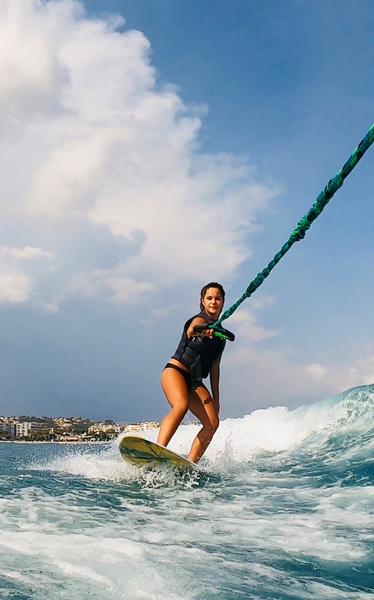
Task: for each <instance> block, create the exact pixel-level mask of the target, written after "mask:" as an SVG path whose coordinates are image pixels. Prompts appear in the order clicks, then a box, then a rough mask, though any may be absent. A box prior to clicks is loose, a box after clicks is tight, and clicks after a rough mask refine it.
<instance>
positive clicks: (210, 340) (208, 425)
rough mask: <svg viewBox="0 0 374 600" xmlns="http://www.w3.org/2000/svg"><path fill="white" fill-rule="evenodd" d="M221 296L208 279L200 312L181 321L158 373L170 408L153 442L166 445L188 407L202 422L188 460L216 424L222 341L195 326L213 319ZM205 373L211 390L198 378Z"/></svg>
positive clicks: (196, 454)
mask: <svg viewBox="0 0 374 600" xmlns="http://www.w3.org/2000/svg"><path fill="white" fill-rule="evenodd" d="M224 300H225V291H224V289H223V287H222V285H221V284H220V283H216V282H211V283H208V284H207V285H205V286H204V287H203V288H202V290H201V293H200V309H201V312H200V313H199V314H198V315H195V316H194V317H192V318H191V319H189V320H188V321H187V322H186V323H185V325H184V329H183V334H182V338H181V341H180V343H179V346H178V348H177V350H176V352H175V354H174V355H173V357H172V358H171V359H170V361H169V362H168V363H167V365H166V366H165V369H164V370H163V372H162V375H161V386H162V389H163V391H164V394H165V396H166V398H167V401H168V402H169V404H170V406H171V410H170V412H169V413H168V414H167V415H166V417H165V418H164V419H163V421H162V423H161V426H160V431H159V435H158V439H157V442H158V443H159V444H161V445H162V446H167V445H168V443H169V441H170V440H171V438H172V436H173V435H174V433H175V432H176V430H177V428H178V427H179V425H180V423H181V421H182V419H183V417H184V416H185V414H186V413H187V411H188V410H190V411H191V412H192V413H193V414H194V415H195V416H196V417H197V418H198V419H199V421H200V422H201V424H202V426H203V427H202V429H201V430H200V431H199V433H198V434H197V436H196V438H195V439H194V441H193V443H192V447H191V450H190V453H189V455H188V458H189V460H191V461H192V462H198V461H199V460H200V458H201V457H202V455H203V454H204V452H205V450H206V449H207V447H208V445H209V443H210V441H211V439H212V437H213V435H214V433H215V432H216V430H217V428H218V425H219V418H218V415H219V364H220V360H221V355H222V352H223V350H224V347H225V341H224V340H222V339H218V338H216V337H214V331H213V330H212V329H205V330H204V331H202V332H201V333H198V334H197V332H196V330H195V327H197V326H199V325H200V326H201V325H203V326H204V325H211V324H213V323H214V322H215V321H217V319H218V317H219V315H220V313H221V311H222V308H223V303H224ZM197 335H198V337H197ZM208 375H210V387H211V391H212V393H211V394H210V393H209V391H208V389H207V388H206V387H205V385H204V384H203V382H202V379H203V378H205V377H207V376H208Z"/></svg>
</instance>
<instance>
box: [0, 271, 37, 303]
mask: <svg viewBox="0 0 374 600" xmlns="http://www.w3.org/2000/svg"><path fill="white" fill-rule="evenodd" d="M31 293H32V282H31V279H30V278H29V277H27V275H25V274H24V273H1V272H0V303H9V304H20V303H23V302H26V301H27V300H29V299H30V297H31Z"/></svg>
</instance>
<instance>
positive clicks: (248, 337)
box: [223, 308, 280, 344]
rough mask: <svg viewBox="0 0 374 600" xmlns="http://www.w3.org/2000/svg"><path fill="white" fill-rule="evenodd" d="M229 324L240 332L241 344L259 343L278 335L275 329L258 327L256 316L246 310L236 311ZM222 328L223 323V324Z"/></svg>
mask: <svg viewBox="0 0 374 600" xmlns="http://www.w3.org/2000/svg"><path fill="white" fill-rule="evenodd" d="M230 323H233V324H234V328H236V329H238V331H240V338H241V343H242V344H248V343H254V342H259V341H261V340H266V339H268V338H271V337H274V336H276V335H279V333H280V331H278V330H275V329H266V328H265V327H262V326H261V325H259V323H258V321H257V318H256V316H255V315H254V314H253V313H252V312H251V311H250V310H248V309H246V308H240V309H238V310H237V311H236V312H235V313H234V314H233V315H232V317H231V319H230ZM223 326H225V325H224V323H223Z"/></svg>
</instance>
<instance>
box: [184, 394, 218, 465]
mask: <svg viewBox="0 0 374 600" xmlns="http://www.w3.org/2000/svg"><path fill="white" fill-rule="evenodd" d="M189 409H190V411H191V412H192V413H193V414H194V415H195V417H197V418H198V419H199V421H200V422H201V424H202V426H203V427H202V429H200V431H199V433H198V434H197V436H196V437H195V439H194V441H193V442H192V446H191V450H190V453H189V455H188V458H189V460H191V461H192V462H198V461H199V460H200V458H201V457H202V455H203V454H204V452H205V450H206V449H207V447H208V446H209V444H210V442H211V440H212V437H213V436H214V434H215V432H216V431H217V429H218V426H219V417H218V412H219V406H218V404H217V403H216V402H215V401H214V400H213V398H212V396H211V395H210V394H209V392H208V390H207V389H206V387H205V386H203V385H202V386H199V387H198V388H197V389H196V390H194V391H193V392H192V396H191V398H190V405H189Z"/></svg>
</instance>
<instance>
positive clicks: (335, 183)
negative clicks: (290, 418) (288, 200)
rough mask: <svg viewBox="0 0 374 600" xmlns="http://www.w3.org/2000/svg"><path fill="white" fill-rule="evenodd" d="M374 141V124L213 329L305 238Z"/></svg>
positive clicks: (250, 294)
mask: <svg viewBox="0 0 374 600" xmlns="http://www.w3.org/2000/svg"><path fill="white" fill-rule="evenodd" d="M373 142H374V124H373V125H372V126H371V127H370V129H369V131H368V133H367V134H366V135H365V137H364V138H363V140H361V142H360V143H359V145H358V146H357V148H356V149H355V150H354V152H353V153H352V155H351V156H350V157H349V159H348V160H347V162H346V163H345V165H344V166H343V168H342V169H341V171H339V173H338V174H337V175H335V177H333V178H332V179H330V181H329V182H328V184H327V185H326V187H325V189H324V190H323V191H322V192H321V193H320V194H319V196H318V197H317V199H316V201H315V202H314V204H313V206H312V208H311V209H310V210H309V212H308V213H307V214H306V215H305V216H304V217H303V218H302V219H301V220H300V221H299V222H298V224H297V227H296V228H295V229H294V230H293V232H292V233H291V235H290V237H289V238H288V240H287V242H286V243H285V244H284V245H283V246H282V248H281V249H280V250H279V252H277V254H276V255H275V256H274V257H273V259H272V260H271V261H270V262H269V264H268V265H267V267H265V269H263V270H262V271H260V272H259V273H258V275H257V276H256V277H255V278H254V279H253V281H251V283H250V284H249V286H248V287H247V289H246V290H245V292H244V294H243V295H242V296H240V298H239V300H237V301H236V302H235V303H234V304H233V305H232V306H230V307H229V308H228V309H227V310H225V311H224V312H223V313H222V316H221V317H220V318H219V319H218V321H216V322H215V323H214V325H212V328H213V329H216V328H217V327H219V326H220V325H221V323H222V321H224V320H225V319H228V318H229V317H231V315H232V314H233V312H234V311H235V310H236V309H237V308H238V306H240V305H241V303H242V302H244V300H246V298H249V297H250V296H252V294H253V292H254V291H255V290H257V288H258V287H260V285H261V284H262V282H263V281H264V280H265V279H266V277H267V276H268V275H269V274H270V271H272V270H273V269H274V267H275V265H276V264H277V263H279V261H280V259H281V258H283V256H284V255H285V254H286V252H288V251H289V249H290V248H291V246H292V245H293V244H294V243H295V242H299V241H300V240H302V239H303V237H304V235H305V233H306V231H307V230H308V229H309V227H310V226H311V224H312V223H313V221H314V220H315V219H316V218H317V217H318V216H319V215H320V214H321V212H322V211H323V209H324V208H325V206H326V204H327V203H328V202H329V201H330V200H331V198H332V197H333V195H334V194H335V192H337V191H338V189H339V188H341V186H342V185H343V183H344V180H345V179H346V177H348V175H349V174H350V172H351V171H353V169H354V168H355V166H356V165H357V163H358V161H359V160H360V159H361V158H362V157H363V155H364V154H365V152H366V150H368V148H370V146H371V145H372V143H373Z"/></svg>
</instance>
